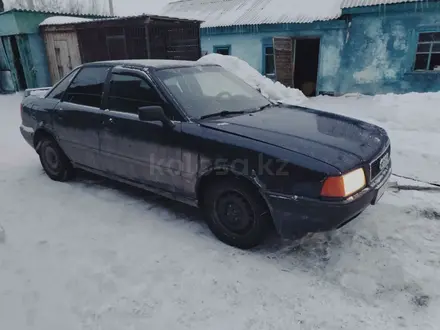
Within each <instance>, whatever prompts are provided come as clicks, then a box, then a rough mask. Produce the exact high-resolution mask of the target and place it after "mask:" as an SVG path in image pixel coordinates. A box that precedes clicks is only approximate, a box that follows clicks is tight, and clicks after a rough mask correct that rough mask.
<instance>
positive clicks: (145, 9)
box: [3, 0, 175, 15]
mask: <svg viewBox="0 0 440 330" xmlns="http://www.w3.org/2000/svg"><path fill="white" fill-rule="evenodd" d="M3 1H4V3H5V5H6V7H7V9H9V8H11V7H14V5H15V4H16V3H17V2H19V3H23V4H27V2H26V0H3ZM62 1H63V3H64V1H65V2H66V3H67V2H68V1H71V0H62ZM171 1H175V0H113V7H114V9H115V14H116V15H140V14H143V13H146V14H157V13H158V12H159V10H160V9H161V8H162V7H163V6H165V5H166V4H167V3H168V2H171ZM39 2H40V3H45V2H43V1H40V0H34V3H35V4H38V3H39ZM80 2H83V3H87V0H80ZM99 3H101V4H103V5H104V4H105V5H106V7H107V8H108V0H99ZM45 9H46V8H45ZM46 10H51V9H50V8H47V9H46ZM52 10H53V8H52Z"/></svg>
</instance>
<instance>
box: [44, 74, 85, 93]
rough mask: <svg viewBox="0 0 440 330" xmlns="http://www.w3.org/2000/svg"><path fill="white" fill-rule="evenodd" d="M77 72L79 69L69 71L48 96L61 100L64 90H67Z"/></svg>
mask: <svg viewBox="0 0 440 330" xmlns="http://www.w3.org/2000/svg"><path fill="white" fill-rule="evenodd" d="M77 72H78V69H77V70H74V71H72V72H71V73H69V74H68V75H67V76H66V77H65V78H64V79H63V80H61V82H59V83H58V85H57V86H56V87H55V88H54V89H52V91H51V92H50V93H49V94H48V95H47V96H46V98H50V99H57V100H61V98H62V97H63V94H64V92H65V91H66V89H67V87H69V85H70V82H71V81H72V79H73V77H75V74H76V73H77Z"/></svg>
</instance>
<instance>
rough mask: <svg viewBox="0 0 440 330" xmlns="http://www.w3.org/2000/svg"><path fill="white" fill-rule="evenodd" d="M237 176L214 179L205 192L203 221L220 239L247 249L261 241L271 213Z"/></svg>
mask: <svg viewBox="0 0 440 330" xmlns="http://www.w3.org/2000/svg"><path fill="white" fill-rule="evenodd" d="M252 188H253V187H251V186H250V184H246V183H244V182H242V181H240V180H238V179H228V180H225V181H222V182H220V181H217V182H215V183H213V184H212V185H210V186H209V187H208V188H207V191H206V192H205V197H204V210H205V213H206V214H207V219H206V222H207V224H208V226H209V228H210V229H211V231H212V232H213V233H214V235H215V236H216V237H217V238H218V239H219V240H221V241H222V242H224V243H226V244H229V245H232V246H235V247H238V248H241V249H250V248H253V247H255V246H257V245H259V244H260V243H262V242H263V240H264V238H265V237H266V234H267V232H268V229H269V226H268V224H269V219H270V215H269V212H268V209H267V206H266V203H265V201H264V200H263V198H262V197H261V196H260V195H259V193H258V192H257V191H256V190H255V189H252Z"/></svg>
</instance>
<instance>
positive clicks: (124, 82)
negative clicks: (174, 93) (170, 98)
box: [108, 74, 163, 114]
mask: <svg viewBox="0 0 440 330" xmlns="http://www.w3.org/2000/svg"><path fill="white" fill-rule="evenodd" d="M162 103H163V102H162V100H161V98H160V97H159V95H158V94H157V92H156V91H155V90H154V88H152V87H151V86H150V85H149V84H148V83H147V82H146V81H145V80H144V79H142V78H140V77H136V76H132V75H127V74H113V75H112V78H111V81H110V92H109V96H108V108H109V109H110V110H116V111H121V112H128V113H135V114H137V113H138V109H139V108H140V107H144V106H149V105H162Z"/></svg>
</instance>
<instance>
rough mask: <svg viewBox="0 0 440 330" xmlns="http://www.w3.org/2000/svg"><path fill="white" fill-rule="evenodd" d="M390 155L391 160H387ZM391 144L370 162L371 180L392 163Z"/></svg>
mask: <svg viewBox="0 0 440 330" xmlns="http://www.w3.org/2000/svg"><path fill="white" fill-rule="evenodd" d="M386 157H389V161H387V160H386ZM390 157H391V146H388V148H387V149H386V150H385V151H384V152H383V153H382V154H381V155H380V156H379V157H377V158H376V159H375V160H373V161H372V162H371V163H370V181H372V180H374V179H375V178H376V177H377V176H378V175H379V174H380V173H381V172H382V171H385V170H387V169H388V168H389V166H390V165H391V158H390Z"/></svg>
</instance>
